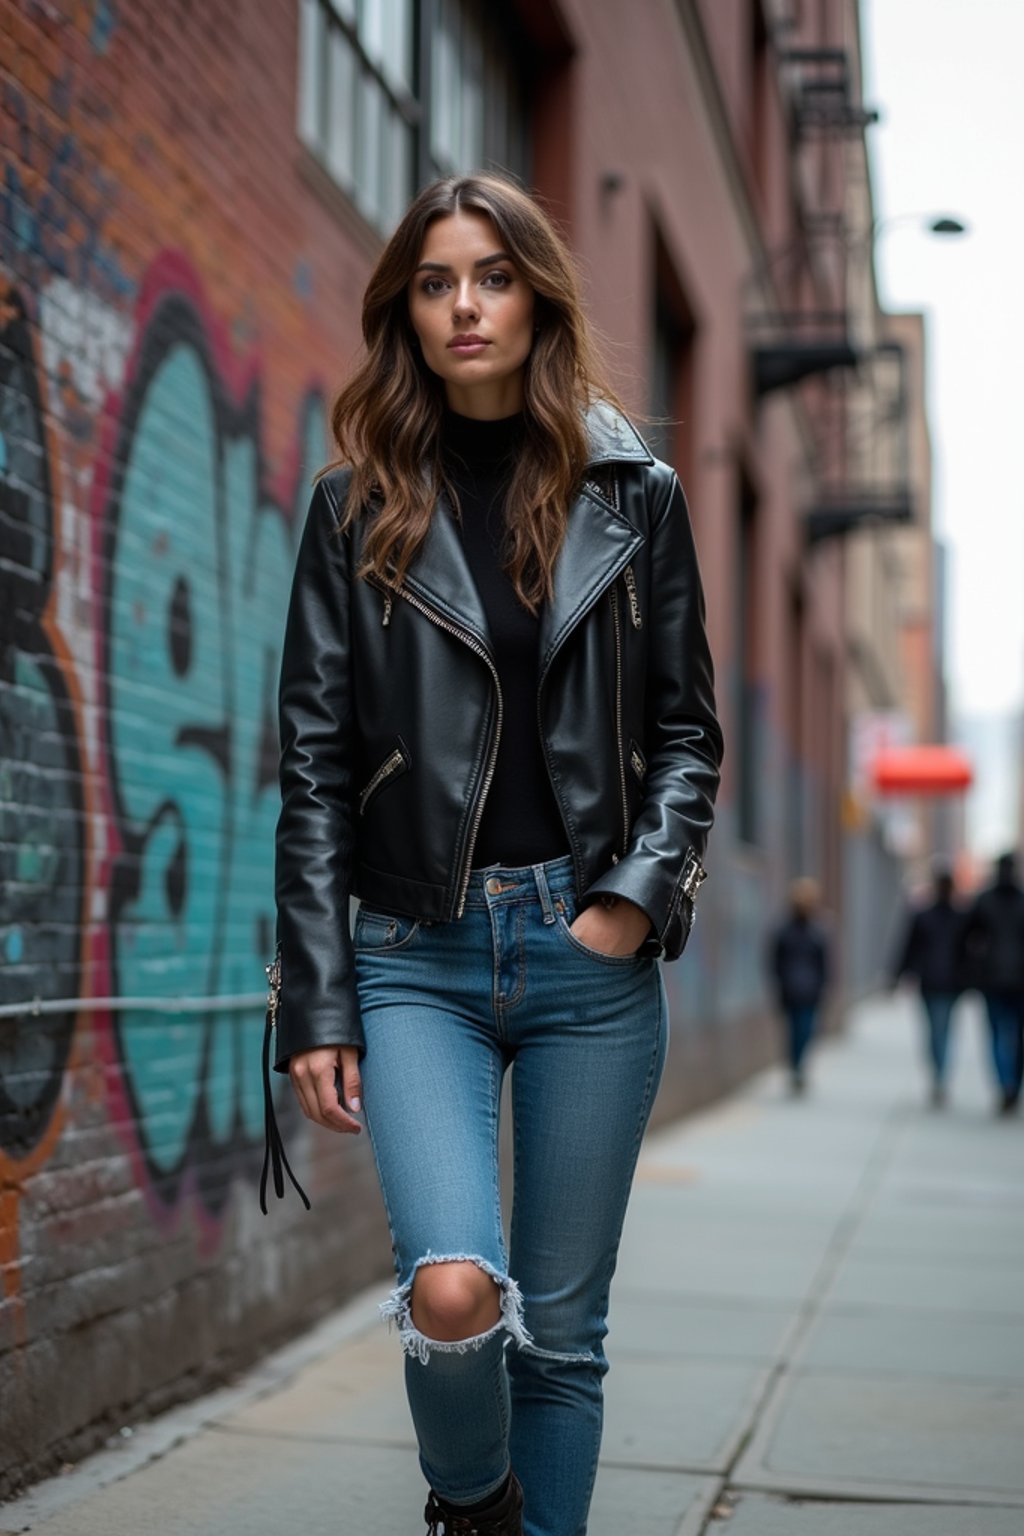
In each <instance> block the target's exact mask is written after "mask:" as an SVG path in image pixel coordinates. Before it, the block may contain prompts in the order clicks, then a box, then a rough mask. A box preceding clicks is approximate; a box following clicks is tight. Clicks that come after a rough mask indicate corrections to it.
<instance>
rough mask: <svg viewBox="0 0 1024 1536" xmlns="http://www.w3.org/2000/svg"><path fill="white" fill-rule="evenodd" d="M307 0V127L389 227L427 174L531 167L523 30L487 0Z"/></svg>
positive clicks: (302, 113) (302, 76)
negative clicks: (427, 1) (424, 0)
mask: <svg viewBox="0 0 1024 1536" xmlns="http://www.w3.org/2000/svg"><path fill="white" fill-rule="evenodd" d="M429 14H430V17H431V20H430V22H429V24H428V25H424V21H423V15H422V11H421V4H420V3H418V0H300V11H299V28H300V30H299V89H298V132H299V137H300V138H301V139H302V141H303V143H304V144H306V145H307V147H308V148H309V149H310V150H311V151H312V152H313V154H314V155H316V157H317V159H318V160H319V161H320V163H321V164H322V165H323V166H324V168H325V169H326V170H327V172H328V173H329V174H330V176H331V177H332V178H333V179H334V180H335V181H336V182H337V183H338V184H339V186H341V187H342V188H344V190H345V192H346V193H347V194H348V195H349V196H350V197H351V198H352V200H353V202H354V203H355V204H356V207H357V208H358V209H359V211H360V212H361V213H362V214H363V215H364V217H365V218H366V219H367V220H368V221H369V222H370V223H371V224H373V225H374V226H375V227H376V228H377V229H378V230H380V231H381V233H385V234H386V233H388V232H389V231H390V230H391V229H393V228H394V226H395V224H396V223H397V222H398V219H399V218H400V216H401V214H402V212H403V211H404V209H405V207H406V205H407V203H408V201H409V199H410V197H411V196H412V195H413V192H414V191H415V188H416V186H417V185H422V184H423V183H424V182H426V181H428V180H429V179H431V178H432V177H434V176H438V175H450V174H453V173H458V172H462V171H470V170H476V169H480V168H483V167H488V166H490V167H493V168H502V169H507V170H510V171H513V172H515V173H516V174H518V175H520V176H524V177H525V175H526V172H527V165H526V137H527V136H526V119H525V105H524V103H525V92H524V89H523V82H522V69H521V66H520V64H519V62H518V59H519V55H518V53H517V49H516V40H515V38H514V37H512V36H511V35H510V31H509V24H508V22H507V21H502V20H500V19H498V18H499V16H500V12H495V10H494V8H493V7H485V6H484V4H483V3H482V0H432V3H431V5H430V7H429Z"/></svg>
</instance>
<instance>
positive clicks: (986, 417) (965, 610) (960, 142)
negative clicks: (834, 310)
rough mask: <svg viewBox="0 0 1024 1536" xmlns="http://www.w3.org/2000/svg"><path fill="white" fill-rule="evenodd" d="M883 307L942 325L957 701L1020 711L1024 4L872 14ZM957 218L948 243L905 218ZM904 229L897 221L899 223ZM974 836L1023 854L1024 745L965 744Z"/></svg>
mask: <svg viewBox="0 0 1024 1536" xmlns="http://www.w3.org/2000/svg"><path fill="white" fill-rule="evenodd" d="M862 27H863V44H864V56H865V74H866V79H865V98H866V102H867V104H868V105H869V106H874V107H877V108H878V109H879V111H880V112H881V114H882V120H881V122H880V123H879V124H878V125H877V126H876V127H873V128H870V129H869V130H868V143H869V145H870V150H871V164H872V175H873V184H874V193H875V202H876V207H877V212H878V216H879V218H880V219H882V220H885V221H886V223H885V227H884V228H882V229H880V231H879V235H878V241H877V269H878V275H879V288H880V294H881V299H882V302H883V304H886V305H887V306H888V307H889V308H894V309H904V308H905V309H918V308H920V309H924V310H925V311H926V313H927V314H928V322H927V324H928V345H929V348H930V369H929V391H930V394H929V417H930V423H931V431H932V442H933V449H934V465H935V485H934V516H935V523H936V529H937V532H938V533H939V535H940V537H942V538H943V540H944V542H945V543H946V544H947V547H948V549H949V554H950V562H949V564H950V590H949V603H950V611H949V615H948V623H947V629H946V635H947V644H948V648H949V650H948V663H947V667H948V674H949V681H950V696H951V704H952V706H953V708H954V710H955V711H957V712H958V713H959V714H961V715H968V714H970V715H977V714H986V715H988V714H996V713H1002V714H1005V715H1009V714H1010V713H1011V712H1013V713H1017V714H1019V712H1020V711H1021V709H1022V708H1024V462H1022V461H1024V409H1022V405H1024V186H1022V183H1024V175H1022V172H1024V83H1022V80H1021V65H1022V61H1024V0H862ZM943 213H950V214H955V215H956V216H958V217H959V218H961V219H962V220H963V221H964V222H966V223H967V224H969V226H970V233H969V235H967V236H966V237H965V236H960V237H956V238H948V239H943V238H942V237H941V236H935V235H931V236H929V235H927V234H925V233H923V232H922V231H921V228H920V224H921V220H920V219H915V218H905V217H904V215H933V214H943ZM890 221H891V222H890ZM964 743H965V745H968V746H969V748H970V749H971V750H972V752H973V754H974V756H975V766H976V774H977V777H976V783H975V788H974V790H973V791H972V793H971V795H970V796H969V799H968V805H967V816H968V837H969V841H970V843H971V844H972V845H973V846H974V848H975V850H976V851H977V852H978V853H980V854H983V855H989V854H993V853H996V852H998V851H999V850H1000V849H1001V848H1002V847H1005V846H1009V845H1010V844H1011V843H1012V842H1014V841H1015V839H1016V836H1017V833H1018V827H1017V803H1018V802H1017V782H1018V777H1017V776H1018V775H1019V773H1020V771H1021V765H1020V747H1019V737H1018V736H1017V734H1016V731H1015V730H1013V729H1011V727H1010V721H1009V720H1007V721H1006V722H1005V724H1004V725H1003V727H1002V728H1001V730H1000V729H998V728H995V729H994V728H992V727H991V726H989V727H986V728H985V730H984V731H980V730H973V731H971V732H970V733H969V735H965V736H964Z"/></svg>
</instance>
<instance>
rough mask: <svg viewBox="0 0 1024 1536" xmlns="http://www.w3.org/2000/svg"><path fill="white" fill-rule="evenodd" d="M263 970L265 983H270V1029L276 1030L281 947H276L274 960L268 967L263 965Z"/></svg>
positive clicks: (268, 995)
mask: <svg viewBox="0 0 1024 1536" xmlns="http://www.w3.org/2000/svg"><path fill="white" fill-rule="evenodd" d="M263 969H264V970H265V971H266V973H267V981H268V982H269V983H270V990H269V991H268V992H267V1012H268V1014H269V1015H270V1027H271V1029H276V1028H277V1010H278V1006H279V1004H280V1001H281V946H280V944H279V945H278V946H277V952H276V954H275V955H274V958H273V960H272V961H271V963H270V965H265V966H264V967H263Z"/></svg>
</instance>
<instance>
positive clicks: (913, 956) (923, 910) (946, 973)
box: [892, 868, 965, 1107]
mask: <svg viewBox="0 0 1024 1536" xmlns="http://www.w3.org/2000/svg"><path fill="white" fill-rule="evenodd" d="M954 891H955V885H954V881H953V876H952V874H951V873H950V872H949V870H948V869H944V868H940V869H938V870H936V872H935V876H934V881H933V889H932V899H931V901H930V902H928V904H927V905H926V906H923V907H919V908H917V909H916V910H913V911H911V912H910V913H909V914H908V916H907V918H906V919H905V921H904V925H903V930H902V935H901V938H900V943H899V947H898V949H897V951H896V955H895V958H894V962H893V967H892V985H893V986H894V987H895V986H898V984H899V982H900V980H901V978H902V977H904V976H913V977H914V978H915V979H916V981H917V984H918V987H919V988H920V992H921V1002H922V1004H923V1007H924V1016H925V1024H926V1032H925V1043H926V1051H927V1058H928V1064H929V1067H930V1071H931V1100H932V1103H933V1104H934V1105H935V1106H936V1107H939V1106H941V1105H943V1104H945V1102H946V1089H947V1075H948V1067H949V1044H950V1026H951V1021H952V1017H953V1006H954V1004H955V1002H956V1000H957V997H958V996H959V994H960V993H961V992H962V990H963V984H964V970H963V938H964V929H965V913H964V911H963V908H962V907H961V906H960V905H959V904H958V903H957V902H956V901H955V900H954Z"/></svg>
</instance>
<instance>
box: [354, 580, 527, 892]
mask: <svg viewBox="0 0 1024 1536" xmlns="http://www.w3.org/2000/svg"><path fill="white" fill-rule="evenodd" d="M373 585H374V586H376V585H378V583H377V582H374V583H373ZM396 591H397V594H398V596H399V597H404V598H405V600H406V602H407V603H411V604H412V606H413V607H414V608H416V609H418V610H419V612H420V613H422V614H423V615H424V617H425V618H428V619H429V620H430V621H431V623H432V624H436V625H437V626H438V628H439V629H443V630H446V631H447V632H448V634H450V635H454V636H455V637H456V639H458V640H461V641H462V642H463V644H465V645H468V646H469V648H470V650H471V651H475V653H476V654H477V655H478V656H479V657H480V659H481V661H483V662H485V663H486V665H487V668H488V670H489V671H490V674H491V676H492V677H493V679H494V688H495V692H496V694H497V697H498V718H497V721H496V722H495V727H494V740H493V741H492V743H491V753H490V758H489V759H488V763H487V769H486V771H485V773H484V781H483V783H482V785H481V786H480V794H479V795H478V797H477V802H476V810H475V811H474V813H473V823H472V826H471V827H470V829H469V841H468V842H467V844H466V856H465V862H464V864H463V869H462V879H461V881H460V884H459V900H458V906H457V907H456V910H455V916H456V917H457V918H458V917H461V916H462V914H463V912H464V911H465V910H466V892H467V891H468V890H469V875H470V870H471V869H472V865H473V849H474V847H475V845H476V836H477V832H478V831H479V830H480V819H481V817H482V816H483V813H484V802H485V800H486V799H487V792H488V790H489V789H490V787H491V780H492V779H493V778H494V770H495V767H496V765H497V761H498V746H499V744H500V742H501V726H502V721H503V719H504V714H505V702H504V700H503V698H502V696H501V680H500V678H499V677H498V669H497V667H496V666H495V665H494V662H493V661H492V660H491V657H490V655H489V654H488V652H487V648H486V646H485V645H483V644H482V643H481V641H479V640H478V639H477V637H476V636H475V635H474V634H471V633H470V631H469V630H468V629H460V628H459V626H458V625H457V624H453V623H452V622H451V621H450V620H449V619H446V618H443V617H442V615H441V614H439V613H437V612H436V611H435V610H434V609H433V608H430V607H428V606H427V604H426V603H425V602H423V601H422V599H420V598H418V597H416V596H414V595H413V593H411V592H410V591H409V590H408V588H407V587H398V588H396Z"/></svg>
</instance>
